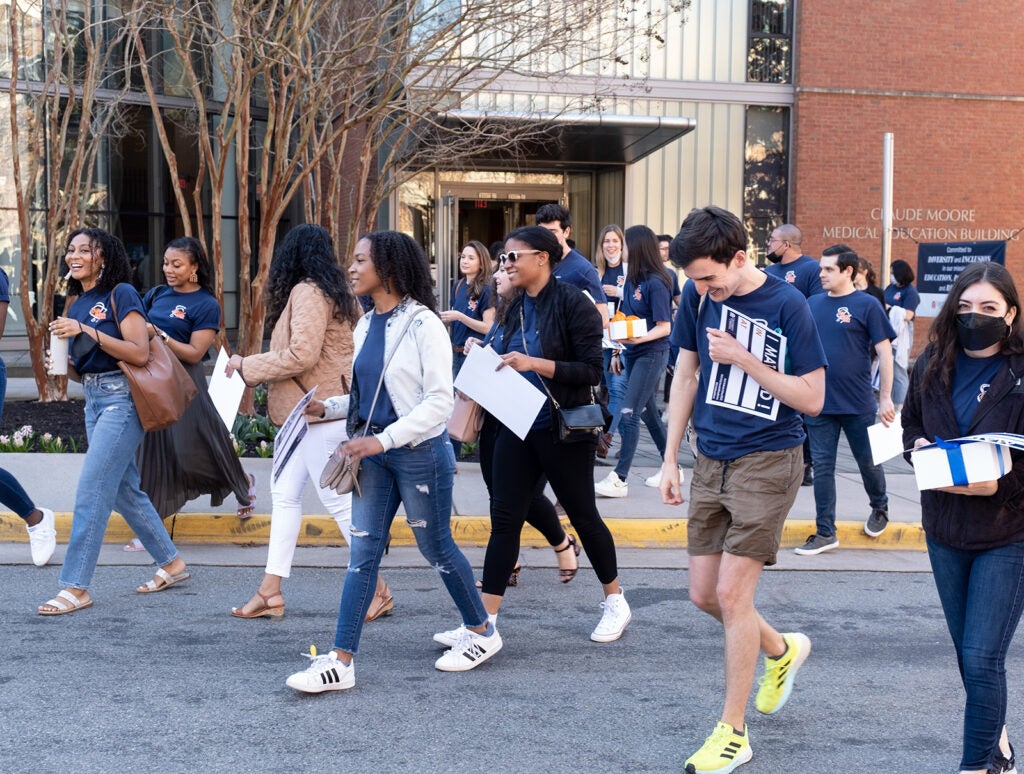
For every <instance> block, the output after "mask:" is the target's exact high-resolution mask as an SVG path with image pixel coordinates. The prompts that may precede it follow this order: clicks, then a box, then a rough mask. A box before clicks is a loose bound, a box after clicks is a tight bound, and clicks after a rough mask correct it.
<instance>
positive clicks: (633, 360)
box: [615, 349, 668, 481]
mask: <svg viewBox="0 0 1024 774" xmlns="http://www.w3.org/2000/svg"><path fill="white" fill-rule="evenodd" d="M667 363H668V350H667V349H664V350H661V351H660V352H657V351H655V352H651V351H649V350H648V351H646V352H641V353H640V354H639V355H629V356H628V357H627V358H626V394H625V396H624V397H623V399H622V405H621V406H619V415H620V417H621V418H620V420H619V435H621V436H622V449H621V450H620V451H619V462H618V464H617V465H616V466H615V474H616V475H617V476H618V477H619V478H621V479H622V480H623V481H625V480H626V476H627V475H629V469H630V468H631V467H632V466H633V455H635V454H636V447H637V444H638V443H640V418H641V416H642V417H643V420H644V424H645V425H647V431H648V432H649V433H650V434H651V439H652V440H653V441H654V445H655V446H657V447H658V454H660V455H661V456H663V457H664V456H665V442H666V437H665V426H664V425H663V424H661V417H660V416H659V413H658V399H657V394H658V384H659V383H660V382H661V376H662V374H664V373H665V366H666V364H667Z"/></svg>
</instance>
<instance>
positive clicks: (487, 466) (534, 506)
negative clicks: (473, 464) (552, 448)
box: [480, 414, 565, 557]
mask: <svg viewBox="0 0 1024 774" xmlns="http://www.w3.org/2000/svg"><path fill="white" fill-rule="evenodd" d="M500 428H501V423H500V422H499V421H498V420H496V419H495V418H494V417H492V416H491V415H490V414H486V415H485V418H484V426H483V428H482V429H481V430H480V473H481V474H483V477H484V484H485V485H486V486H487V496H488V497H491V496H492V495H493V493H494V490H493V488H492V486H491V481H492V480H493V478H494V473H493V466H494V442H495V441H496V440H497V439H498V430H499V429H500ZM547 482H548V480H547V479H546V478H545V477H544V476H541V477H540V478H539V479H538V480H537V486H536V487H534V490H533V497H532V498H531V499H530V506H529V510H528V511H527V513H526V523H527V524H529V525H530V526H531V527H533V528H534V529H535V530H537V531H538V532H539V533H540V534H541V535H543V536H544V539H545V540H547V541H548V544H549V545H551V546H560V545H562V543H563V542H564V541H565V530H564V529H562V522H561V521H560V520H559V518H558V513H557V512H556V511H555V506H554V505H552V504H551V501H550V500H549V499H548V498H547V496H546V495H545V494H544V487H545V486H546V485H547ZM517 557H518V554H517Z"/></svg>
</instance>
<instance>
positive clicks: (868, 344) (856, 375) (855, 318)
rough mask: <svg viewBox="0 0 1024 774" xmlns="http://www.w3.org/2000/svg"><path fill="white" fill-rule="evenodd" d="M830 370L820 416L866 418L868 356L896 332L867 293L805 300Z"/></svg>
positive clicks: (869, 407) (869, 405)
mask: <svg viewBox="0 0 1024 774" xmlns="http://www.w3.org/2000/svg"><path fill="white" fill-rule="evenodd" d="M807 306H808V307H810V310H811V316H812V317H814V322H815V324H816V325H817V326H818V338H820V339H821V345H822V346H823V347H824V348H825V355H826V357H828V361H829V363H831V364H832V366H831V367H830V368H828V369H827V370H826V371H825V407H824V408H823V409H822V411H821V413H822V414H867V413H869V412H873V411H874V410H875V398H874V395H873V394H872V392H871V356H872V355H873V354H874V352H875V345H876V344H878V343H879V342H881V341H886V340H890V341H891V340H892V339H894V338H895V337H896V332H895V331H894V330H893V329H892V326H891V325H890V324H889V318H888V316H887V315H886V314H885V310H884V309H883V308H882V306H881V305H880V304H879V303H878V302H877V301H875V299H873V298H872V297H871V296H869V295H868V294H867V293H861V292H860V291H859V290H855V291H853V292H852V293H848V294H847V295H845V296H838V297H836V296H830V295H829V294H828V293H819V294H818V295H816V296H811V297H810V298H808V299H807Z"/></svg>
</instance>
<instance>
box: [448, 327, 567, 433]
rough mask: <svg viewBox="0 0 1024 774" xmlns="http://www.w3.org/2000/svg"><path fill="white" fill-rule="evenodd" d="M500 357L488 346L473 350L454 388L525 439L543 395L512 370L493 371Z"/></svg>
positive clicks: (542, 403) (544, 399) (543, 399)
mask: <svg viewBox="0 0 1024 774" xmlns="http://www.w3.org/2000/svg"><path fill="white" fill-rule="evenodd" d="M500 363H501V356H500V355H499V354H498V353H497V352H495V351H494V350H493V349H491V348H490V347H489V346H488V347H479V346H478V347H473V348H472V349H470V350H469V354H468V355H466V362H465V363H463V364H462V369H461V370H460V371H459V375H458V377H457V378H456V379H455V388H456V389H457V390H461V391H462V392H464V393H466V395H468V396H469V397H471V398H472V399H473V400H475V401H476V402H477V403H479V404H480V405H481V406H483V408H484V410H485V411H487V412H488V413H490V414H492V415H493V416H494V417H495V418H496V419H497V420H498V421H499V422H501V423H502V424H503V425H505V427H507V428H508V429H509V430H511V431H512V432H513V433H515V434H516V435H517V436H519V437H520V438H526V434H527V433H528V432H530V428H531V427H532V426H533V421H534V420H535V419H536V418H537V414H538V412H540V410H541V407H542V406H543V405H544V403H545V402H546V401H547V396H546V395H545V394H544V393H543V392H541V391H540V390H538V389H537V388H536V387H534V386H533V384H532V383H531V382H530V381H528V380H527V379H526V377H525V376H523V375H522V374H521V373H519V372H518V371H516V370H515V369H514V368H509V367H507V366H506V367H505V368H502V369H501V370H500V371H497V370H495V369H496V368H497V367H498V365H500Z"/></svg>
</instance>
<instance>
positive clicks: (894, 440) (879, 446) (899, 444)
mask: <svg viewBox="0 0 1024 774" xmlns="http://www.w3.org/2000/svg"><path fill="white" fill-rule="evenodd" d="M868 442H869V443H870V444H871V462H872V463H874V464H875V465H881V464H882V463H883V462H885V461H886V460H891V459H892V458H893V457H898V456H899V455H901V454H903V417H902V416H901V415H900V414H896V419H895V420H893V422H892V424H890V425H889V426H888V427H886V426H885V425H884V424H882V423H881V422H877V423H875V424H873V425H871V427H869V428H868Z"/></svg>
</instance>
